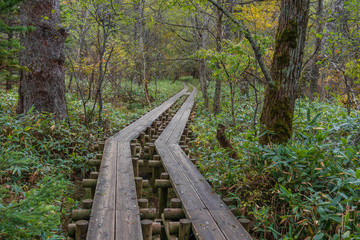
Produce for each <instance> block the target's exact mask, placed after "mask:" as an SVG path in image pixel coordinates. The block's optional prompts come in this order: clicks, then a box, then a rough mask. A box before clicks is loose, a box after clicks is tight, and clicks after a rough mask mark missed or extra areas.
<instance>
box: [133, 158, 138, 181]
mask: <svg viewBox="0 0 360 240" xmlns="http://www.w3.org/2000/svg"><path fill="white" fill-rule="evenodd" d="M132 162H133V169H134V176H135V177H138V176H139V158H133V159H132Z"/></svg>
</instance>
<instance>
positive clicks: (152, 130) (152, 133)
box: [149, 128, 155, 140]
mask: <svg viewBox="0 0 360 240" xmlns="http://www.w3.org/2000/svg"><path fill="white" fill-rule="evenodd" d="M154 135H155V128H151V129H150V135H149V140H150V139H152V138H154Z"/></svg>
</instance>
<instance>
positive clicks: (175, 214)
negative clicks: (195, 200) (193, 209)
mask: <svg viewBox="0 0 360 240" xmlns="http://www.w3.org/2000/svg"><path fill="white" fill-rule="evenodd" d="M164 217H165V219H169V220H179V219H182V218H185V213H184V211H183V210H182V208H165V209H164Z"/></svg>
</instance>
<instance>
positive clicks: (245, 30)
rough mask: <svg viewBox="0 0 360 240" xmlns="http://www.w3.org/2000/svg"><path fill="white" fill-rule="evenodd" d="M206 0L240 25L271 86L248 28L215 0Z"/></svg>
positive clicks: (257, 47)
mask: <svg viewBox="0 0 360 240" xmlns="http://www.w3.org/2000/svg"><path fill="white" fill-rule="evenodd" d="M208 1H209V2H211V3H212V4H213V5H214V6H215V7H217V8H218V9H219V10H220V11H222V12H223V13H224V15H225V16H227V17H228V18H229V19H230V20H231V21H232V22H233V23H235V24H236V25H237V26H238V27H240V30H241V31H242V32H243V34H244V36H245V38H246V39H247V40H248V41H249V42H250V45H251V47H252V49H253V51H254V53H255V58H256V60H257V61H258V63H259V66H260V68H261V71H262V72H263V74H264V76H265V79H266V83H267V84H269V85H271V86H275V83H274V81H273V79H272V77H271V74H270V72H269V69H268V68H267V67H266V65H265V62H264V60H263V59H262V54H261V51H260V48H259V46H258V45H257V43H256V42H255V39H254V38H253V37H252V36H251V33H250V31H249V29H247V27H246V26H245V25H244V23H242V22H241V21H240V20H237V19H236V18H234V16H232V15H231V14H230V13H229V12H228V11H226V10H225V9H224V8H223V6H221V5H220V4H219V3H218V2H217V1H215V0H208Z"/></svg>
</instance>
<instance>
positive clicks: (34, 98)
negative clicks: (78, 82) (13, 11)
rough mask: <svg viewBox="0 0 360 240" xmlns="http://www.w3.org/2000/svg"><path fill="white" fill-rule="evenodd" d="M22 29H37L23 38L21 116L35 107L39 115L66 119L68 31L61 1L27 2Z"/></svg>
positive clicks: (19, 105) (42, 0)
mask: <svg viewBox="0 0 360 240" xmlns="http://www.w3.org/2000/svg"><path fill="white" fill-rule="evenodd" d="M20 14H21V18H22V19H21V20H22V25H24V26H27V27H33V30H29V31H27V32H26V33H25V34H24V35H23V36H22V37H21V43H22V46H24V48H25V49H24V50H23V51H22V53H21V54H20V64H21V65H22V66H25V67H27V68H28V71H22V72H21V74H20V87H19V101H18V109H17V112H18V113H24V112H27V111H28V110H29V109H30V108H32V107H34V109H35V110H36V111H39V112H43V111H46V112H50V113H54V114H55V117H56V118H57V119H62V118H65V117H66V108H65V68H64V65H65V54H64V42H65V39H66V31H65V29H64V28H63V27H62V26H61V23H60V5H59V1H58V0H31V1H26V2H25V3H24V4H23V5H22V6H21V10H20Z"/></svg>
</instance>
